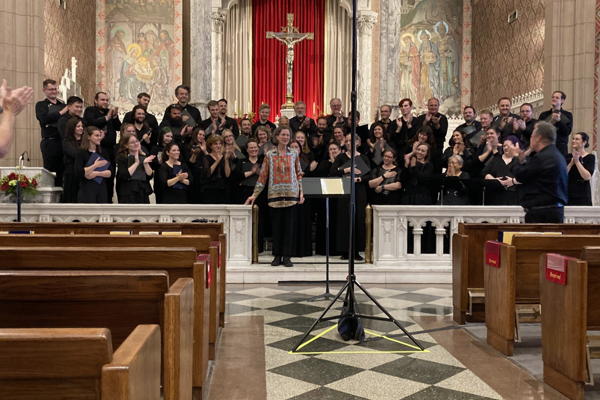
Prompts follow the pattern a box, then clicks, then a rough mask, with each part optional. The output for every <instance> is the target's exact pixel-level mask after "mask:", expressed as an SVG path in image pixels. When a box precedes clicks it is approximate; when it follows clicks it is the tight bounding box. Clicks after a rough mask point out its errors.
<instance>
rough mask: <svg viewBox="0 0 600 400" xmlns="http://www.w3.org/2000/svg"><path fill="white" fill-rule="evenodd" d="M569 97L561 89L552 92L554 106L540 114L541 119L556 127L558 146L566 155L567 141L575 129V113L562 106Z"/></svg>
mask: <svg viewBox="0 0 600 400" xmlns="http://www.w3.org/2000/svg"><path fill="white" fill-rule="evenodd" d="M566 99H567V95H566V94H565V93H564V92H561V91H560V90H557V91H555V92H554V93H552V99H551V100H550V101H551V103H552V108H551V109H550V110H548V111H544V112H543V113H541V114H540V117H539V120H540V121H546V122H549V123H551V124H552V125H554V127H555V128H556V147H557V148H558V150H559V151H560V152H561V153H562V154H563V155H564V156H565V157H566V155H567V152H568V146H567V143H568V141H569V135H570V134H571V131H572V130H573V114H571V113H570V112H569V111H566V110H563V108H562V106H563V104H564V103H565V100H566Z"/></svg>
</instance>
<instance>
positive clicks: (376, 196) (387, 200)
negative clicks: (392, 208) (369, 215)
mask: <svg viewBox="0 0 600 400" xmlns="http://www.w3.org/2000/svg"><path fill="white" fill-rule="evenodd" d="M389 171H395V172H396V176H394V177H393V178H384V179H383V182H382V185H388V184H390V183H395V182H400V180H401V175H402V169H401V168H400V167H395V168H392V169H389V170H388V169H385V168H384V167H383V165H380V166H379V167H377V168H374V169H373V170H372V171H371V177H370V178H369V179H376V178H379V177H380V176H381V177H383V174H384V173H386V172H389ZM401 190H402V189H401V188H400V189H398V190H383V191H381V193H377V192H376V191H375V189H370V192H371V204H380V205H394V204H400V194H401V193H402V192H401Z"/></svg>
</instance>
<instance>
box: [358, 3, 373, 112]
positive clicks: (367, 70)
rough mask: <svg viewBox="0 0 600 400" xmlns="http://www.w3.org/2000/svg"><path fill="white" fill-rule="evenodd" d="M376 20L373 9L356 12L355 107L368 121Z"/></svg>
mask: <svg viewBox="0 0 600 400" xmlns="http://www.w3.org/2000/svg"><path fill="white" fill-rule="evenodd" d="M375 22H377V13H376V12H375V11H370V10H364V11H359V12H358V18H357V23H358V76H357V85H356V86H357V91H358V93H357V97H358V99H357V103H358V104H357V109H358V111H359V112H360V115H361V119H362V120H363V121H370V120H371V119H372V115H371V72H372V68H373V26H374V25H375Z"/></svg>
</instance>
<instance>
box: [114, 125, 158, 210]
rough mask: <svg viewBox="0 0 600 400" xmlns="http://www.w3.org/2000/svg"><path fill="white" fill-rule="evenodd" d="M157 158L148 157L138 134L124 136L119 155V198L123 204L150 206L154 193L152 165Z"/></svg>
mask: <svg viewBox="0 0 600 400" xmlns="http://www.w3.org/2000/svg"><path fill="white" fill-rule="evenodd" d="M154 157H155V156H152V155H151V156H148V155H146V154H145V153H144V152H143V151H142V146H141V144H140V141H139V139H138V138H137V135H136V133H133V134H131V133H129V134H124V135H123V137H122V138H121V141H120V143H119V152H118V155H117V197H118V199H119V203H122V204H131V203H133V204H149V203H150V200H149V198H148V196H150V194H151V193H152V188H151V187H150V182H149V181H150V179H151V178H152V174H153V171H152V167H151V166H150V163H151V162H152V160H154Z"/></svg>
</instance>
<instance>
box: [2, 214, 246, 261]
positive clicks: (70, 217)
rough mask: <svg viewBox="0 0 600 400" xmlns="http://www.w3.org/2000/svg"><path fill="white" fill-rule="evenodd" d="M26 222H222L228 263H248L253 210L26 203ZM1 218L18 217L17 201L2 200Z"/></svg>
mask: <svg viewBox="0 0 600 400" xmlns="http://www.w3.org/2000/svg"><path fill="white" fill-rule="evenodd" d="M21 213H22V214H21V215H22V217H21V220H22V221H23V222H165V223H168V222H196V221H208V222H222V223H223V226H224V230H225V233H226V234H227V238H228V245H227V253H228V254H227V256H228V265H231V266H233V267H237V266H249V265H250V261H251V257H252V210H251V208H250V207H248V206H243V205H195V204H187V205H174V204H39V203H24V204H23V207H22V211H21ZM0 221H2V222H11V221H16V207H15V204H14V203H13V204H0Z"/></svg>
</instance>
